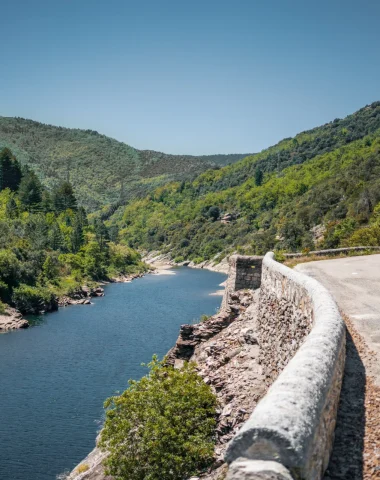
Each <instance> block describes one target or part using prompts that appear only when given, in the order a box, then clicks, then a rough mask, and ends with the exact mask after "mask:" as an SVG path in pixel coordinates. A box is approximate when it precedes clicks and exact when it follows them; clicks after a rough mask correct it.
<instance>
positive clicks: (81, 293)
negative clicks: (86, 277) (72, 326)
mask: <svg viewBox="0 0 380 480" xmlns="http://www.w3.org/2000/svg"><path fill="white" fill-rule="evenodd" d="M91 297H104V288H102V287H100V286H97V287H88V286H87V285H83V286H82V287H80V288H78V289H77V290H75V291H74V292H72V293H71V294H70V295H63V296H62V297H61V298H60V299H59V306H60V307H67V306H68V305H90V304H91V300H90V298H91Z"/></svg>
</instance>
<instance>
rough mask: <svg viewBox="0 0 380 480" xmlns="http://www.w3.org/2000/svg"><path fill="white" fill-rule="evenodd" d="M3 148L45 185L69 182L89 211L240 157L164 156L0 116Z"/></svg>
mask: <svg viewBox="0 0 380 480" xmlns="http://www.w3.org/2000/svg"><path fill="white" fill-rule="evenodd" d="M4 147H8V148H10V149H11V150H12V152H13V153H14V154H15V156H16V157H17V159H18V160H19V161H20V162H21V163H22V164H27V165H29V166H30V167H32V168H33V170H34V171H35V172H36V173H37V175H38V176H39V178H40V179H41V180H42V182H43V183H44V185H45V186H47V187H49V188H52V187H53V186H54V185H55V184H57V183H58V182H59V181H62V180H66V179H69V180H70V181H71V182H72V184H73V186H74V189H75V193H76V195H77V198H78V202H79V204H80V205H82V206H84V207H86V208H87V209H88V210H90V211H94V210H96V209H99V208H101V207H103V206H104V205H107V204H114V203H117V202H119V203H118V204H123V203H125V202H126V201H127V200H128V199H131V198H135V197H141V196H144V195H146V194H147V193H148V192H149V191H150V189H151V188H152V187H157V186H159V185H163V184H165V183H167V182H169V181H173V180H188V179H191V178H194V177H195V176H196V175H197V174H199V173H201V172H203V171H205V170H206V169H209V168H218V167H219V166H223V165H226V164H228V163H231V162H234V161H236V160H239V159H241V158H243V157H245V156H246V154H232V155H206V156H199V157H197V156H191V155H167V154H165V153H160V152H154V151H150V150H137V149H135V148H133V147H131V146H129V145H126V144H125V143H122V142H118V141H117V140H114V139H112V138H109V137H106V136H105V135H101V134H99V133H98V132H95V131H92V130H79V129H69V128H62V127H55V126H52V125H45V124H42V123H39V122H34V121H32V120H26V119H23V118H13V117H0V149H2V148H4Z"/></svg>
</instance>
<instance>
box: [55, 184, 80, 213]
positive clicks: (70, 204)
mask: <svg viewBox="0 0 380 480" xmlns="http://www.w3.org/2000/svg"><path fill="white" fill-rule="evenodd" d="M53 203H54V208H55V210H56V212H58V213H61V212H64V211H65V210H67V209H69V208H71V210H76V209H77V200H76V198H75V195H74V190H73V187H72V185H71V183H70V182H62V183H61V184H60V185H58V187H56V188H55V189H54V190H53Z"/></svg>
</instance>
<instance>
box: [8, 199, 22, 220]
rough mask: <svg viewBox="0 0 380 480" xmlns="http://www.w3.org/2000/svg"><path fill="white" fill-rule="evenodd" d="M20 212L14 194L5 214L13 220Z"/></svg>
mask: <svg viewBox="0 0 380 480" xmlns="http://www.w3.org/2000/svg"><path fill="white" fill-rule="evenodd" d="M18 213H19V212H18V206H17V203H16V200H15V199H14V198H13V196H12V197H10V199H9V200H8V202H7V205H6V207H5V215H6V216H7V217H8V218H10V219H12V220H13V219H14V218H17V216H18Z"/></svg>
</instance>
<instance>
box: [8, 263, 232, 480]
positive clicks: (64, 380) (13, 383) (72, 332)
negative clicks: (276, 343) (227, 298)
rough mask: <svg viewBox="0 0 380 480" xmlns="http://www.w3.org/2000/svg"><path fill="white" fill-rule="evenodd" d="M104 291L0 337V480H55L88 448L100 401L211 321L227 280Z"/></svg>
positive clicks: (171, 278)
mask: <svg viewBox="0 0 380 480" xmlns="http://www.w3.org/2000/svg"><path fill="white" fill-rule="evenodd" d="M174 272H175V275H147V276H145V277H143V278H141V279H137V280H134V281H133V282H132V283H127V284H125V283H120V284H111V285H108V286H106V287H105V293H106V296H105V297H103V298H96V299H93V305H90V306H86V305H75V306H70V307H67V308H62V309H59V311H58V312H54V313H49V314H47V315H45V316H43V317H40V318H38V317H35V318H33V319H32V320H33V322H34V326H32V327H30V328H29V329H27V330H18V331H14V332H10V333H6V334H3V335H0V479H1V480H55V479H56V477H57V475H59V474H62V473H63V472H64V471H68V470H70V469H72V468H73V467H74V466H75V465H76V464H77V463H78V462H79V461H80V460H82V459H83V457H85V456H86V455H87V453H89V451H90V450H91V449H92V448H93V447H94V441H95V437H96V434H97V432H98V431H99V429H100V426H101V422H102V418H103V408H102V406H103V401H104V400H105V399H106V398H107V397H109V396H111V395H113V394H115V393H116V392H118V391H123V390H124V389H125V388H126V386H127V381H128V379H129V378H134V379H137V378H140V377H141V376H142V375H143V374H144V372H145V371H146V370H145V369H144V368H143V367H141V363H142V362H148V361H149V360H150V359H151V357H152V355H153V354H154V353H157V354H158V355H159V357H160V358H161V357H162V356H163V355H164V354H165V353H166V352H167V351H168V350H169V349H170V348H171V347H172V346H173V344H174V342H175V340H176V338H177V336H178V331H179V326H180V325H181V324H182V323H192V322H195V321H197V320H198V319H199V317H200V315H202V314H213V313H215V311H216V310H217V308H218V307H219V306H220V303H221V297H220V296H213V295H210V293H212V292H215V291H216V290H220V288H221V287H219V284H220V283H221V282H223V281H224V280H225V278H226V276H225V275H223V274H219V273H215V272H209V271H207V270H196V269H190V268H186V267H182V268H177V269H175V270H174Z"/></svg>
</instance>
